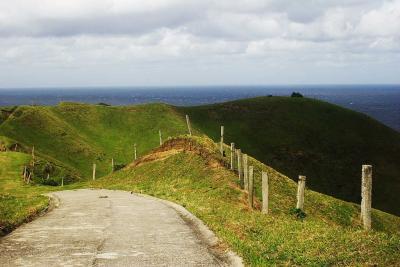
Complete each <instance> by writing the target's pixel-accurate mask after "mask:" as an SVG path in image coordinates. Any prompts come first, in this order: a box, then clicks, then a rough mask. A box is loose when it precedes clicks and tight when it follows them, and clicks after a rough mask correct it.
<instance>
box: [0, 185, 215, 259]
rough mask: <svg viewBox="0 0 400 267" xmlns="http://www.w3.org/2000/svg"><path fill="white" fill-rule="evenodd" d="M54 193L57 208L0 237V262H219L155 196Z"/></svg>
mask: <svg viewBox="0 0 400 267" xmlns="http://www.w3.org/2000/svg"><path fill="white" fill-rule="evenodd" d="M55 195H56V196H57V197H58V198H59V200H60V205H59V207H58V208H56V209H54V210H53V211H51V212H49V213H48V214H46V215H45V216H43V217H40V218H37V219H36V220H34V221H33V222H31V223H28V224H25V225H23V226H21V227H20V228H18V229H17V230H15V231H14V232H12V233H11V234H10V235H8V236H6V237H4V238H3V239H1V240H0V266H53V267H54V266H219V263H218V261H217V260H216V258H215V257H214V256H213V255H212V254H211V253H210V252H209V251H208V249H207V247H206V245H204V244H203V243H202V242H201V241H199V239H198V238H197V237H196V235H195V233H194V231H193V230H192V229H191V228H190V227H189V226H188V225H187V224H186V223H185V222H184V221H183V220H182V218H181V217H180V216H179V215H178V214H177V213H176V211H175V210H174V209H172V208H171V207H169V206H167V205H166V204H164V203H162V202H160V201H157V200H155V199H151V198H146V197H141V196H137V195H134V194H130V193H129V192H123V191H109V190H76V191H63V192H57V193H55ZM104 196H107V198H106V197H104Z"/></svg>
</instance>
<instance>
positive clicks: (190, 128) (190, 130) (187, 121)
mask: <svg viewBox="0 0 400 267" xmlns="http://www.w3.org/2000/svg"><path fill="white" fill-rule="evenodd" d="M186 124H187V127H188V131H189V135H190V136H192V127H190V119H189V115H187V114H186Z"/></svg>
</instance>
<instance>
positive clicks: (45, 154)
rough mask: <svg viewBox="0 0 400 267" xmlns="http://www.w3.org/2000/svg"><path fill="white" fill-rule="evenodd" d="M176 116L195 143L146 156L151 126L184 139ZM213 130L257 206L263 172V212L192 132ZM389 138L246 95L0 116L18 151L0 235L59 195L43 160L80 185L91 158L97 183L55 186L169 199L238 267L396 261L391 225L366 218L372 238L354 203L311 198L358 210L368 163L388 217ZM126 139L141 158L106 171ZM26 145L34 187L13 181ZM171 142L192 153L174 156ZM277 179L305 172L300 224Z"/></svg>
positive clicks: (370, 126) (151, 144)
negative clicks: (244, 174)
mask: <svg viewBox="0 0 400 267" xmlns="http://www.w3.org/2000/svg"><path fill="white" fill-rule="evenodd" d="M186 113H187V114H189V115H190V118H191V122H192V126H193V129H194V132H195V133H196V135H198V136H200V137H193V138H188V137H182V136H181V137H179V138H175V139H174V138H172V139H170V140H169V141H167V142H166V144H164V146H163V147H161V148H159V149H156V150H153V151H152V149H154V148H156V147H158V145H159V137H158V130H159V129H161V131H162V133H163V137H164V140H165V139H166V138H167V137H168V136H171V137H173V136H175V137H176V136H180V135H181V134H184V133H186V132H187V129H186V123H185V118H184V114H186ZM221 124H223V125H224V126H225V129H226V130H225V131H226V135H225V141H226V143H230V142H235V143H236V144H237V146H239V147H240V148H241V149H242V151H244V152H246V153H248V154H249V155H252V156H254V158H252V157H250V159H249V160H250V164H251V165H253V166H254V167H255V185H256V198H257V201H256V207H257V209H259V206H260V197H261V192H260V180H261V170H263V171H266V172H268V174H269V178H270V192H271V199H270V212H271V214H270V215H268V216H266V215H263V214H261V213H260V212H259V211H258V210H251V209H249V208H248V206H247V204H246V199H247V198H246V193H245V192H244V191H242V190H241V189H240V187H239V186H238V182H237V177H236V176H235V174H234V173H232V172H231V171H228V170H226V169H225V168H224V167H222V166H220V163H221V162H223V161H224V159H223V158H222V157H221V156H220V155H218V153H217V147H216V145H215V144H214V143H213V142H212V141H211V140H210V139H208V138H206V137H205V136H204V135H203V133H205V134H207V135H210V136H211V137H212V138H213V139H214V140H217V139H218V138H219V126H220V125H221ZM179 140H184V143H183V145H182V143H181V144H179ZM399 140H400V138H399V134H398V133H397V132H395V131H392V130H391V129H389V128H387V127H385V126H383V125H382V124H380V123H378V122H376V121H375V120H372V119H370V118H369V117H367V116H364V115H361V114H359V113H356V112H352V111H349V110H346V109H342V108H339V107H337V106H334V105H330V104H327V103H323V102H320V101H315V100H310V99H301V98H295V99H292V98H281V97H272V98H256V99H248V100H241V101H235V102H229V103H223V104H217V105H209V106H202V107H190V108H175V107H172V106H168V105H164V104H148V105H138V106H126V107H112V106H104V105H86V104H77V103H62V104H60V105H58V106H54V107H40V106H34V107H33V106H20V107H13V108H5V109H2V110H1V116H0V146H1V147H4V148H6V149H8V150H13V148H14V147H15V145H16V144H18V146H17V147H18V149H17V152H10V151H9V152H1V153H0V166H1V167H0V225H1V227H2V229H3V231H4V232H7V231H9V230H11V229H13V228H14V227H15V226H17V225H19V224H21V223H23V222H24V221H27V220H29V219H30V218H32V217H34V216H35V215H36V214H38V213H39V212H40V211H41V210H43V209H45V207H46V206H47V205H48V198H47V197H44V196H42V195H41V194H43V193H46V192H50V191H53V190H59V189H60V187H57V186H43V185H40V183H41V181H43V179H44V176H43V175H45V173H46V172H45V169H46V166H47V164H48V163H51V165H52V166H53V167H54V168H55V170H54V171H53V173H52V175H54V176H55V181H56V183H59V179H60V177H61V176H62V175H64V174H65V173H70V174H76V175H77V176H80V178H83V179H86V180H88V179H87V178H90V176H91V167H92V163H93V162H95V163H96V164H97V166H98V176H97V177H101V176H103V177H102V178H100V179H98V180H97V181H95V182H92V181H88V182H82V179H81V180H80V182H78V183H75V184H71V185H68V186H65V187H64V188H63V189H72V188H84V187H88V186H89V187H100V188H109V189H121V190H132V191H136V192H141V193H145V194H150V195H154V196H157V197H160V198H164V199H168V200H171V201H174V202H177V203H179V204H181V205H183V206H185V207H186V208H187V209H188V210H189V211H191V212H192V213H194V214H195V215H196V216H198V217H199V218H200V219H202V220H203V221H204V222H205V223H206V224H207V225H208V226H209V227H210V228H211V229H212V230H213V231H215V232H216V234H217V235H218V236H219V237H220V239H221V240H223V242H222V243H221V247H222V248H224V247H225V246H229V247H231V248H232V249H233V250H234V251H236V252H237V253H239V254H240V255H241V256H242V257H243V258H244V260H245V261H246V263H247V264H249V265H318V266H320V265H373V264H379V265H383V266H387V265H396V264H399V262H398V258H397V255H398V254H399V252H400V237H399V229H400V221H399V218H398V217H396V216H392V215H390V214H387V213H385V212H382V211H378V210H374V211H373V214H372V215H373V218H372V219H373V228H374V231H371V232H368V233H366V232H364V231H363V230H362V229H361V227H360V222H359V206H358V205H356V204H354V203H350V202H346V201H342V200H338V199H336V198H333V197H329V196H327V195H324V194H321V193H317V192H315V191H320V192H322V193H327V194H329V195H333V196H337V197H338V198H342V199H345V200H350V201H354V202H356V203H359V199H358V196H359V195H360V194H359V187H360V169H361V164H363V163H371V164H373V165H374V192H373V196H374V199H373V204H374V207H377V208H380V209H383V210H387V211H391V212H393V213H397V214H398V211H399V210H398V209H399V206H398V205H397V203H399V201H400V196H399V195H398V194H397V193H398V192H400V182H399V179H400V178H399V177H400V176H399V173H400V172H399V166H400V162H399V160H400V159H399V157H398V155H399V154H400V145H399V144H400V141H399ZM185 142H186V143H190V144H191V145H190V146H189V148H188V147H187V146H185V145H184V144H185ZM134 143H137V147H138V154H139V156H144V155H146V154H147V153H149V152H150V154H149V155H148V156H144V157H142V158H141V159H140V160H138V161H136V163H135V164H133V165H130V166H129V167H126V168H124V169H122V170H120V171H117V172H114V173H111V158H114V159H115V162H116V163H117V164H121V163H122V164H127V163H130V162H132V161H133V145H134ZM33 145H34V146H35V151H36V153H35V155H36V159H37V162H39V163H40V164H39V163H38V164H37V165H36V166H37V168H40V169H41V170H37V169H35V173H36V176H37V177H36V178H37V179H36V180H35V183H34V184H32V185H25V184H23V182H22V178H21V172H22V167H23V166H24V165H26V164H27V163H29V162H30V161H31V156H30V155H29V153H30V151H31V148H32V146H33ZM179 145H181V146H182V147H180V148H185V149H186V150H194V152H193V151H192V152H179V150H177V146H178V148H179ZM168 146H169V147H168ZM163 149H164V150H165V151H164V154H163V153H161V152H162V150H163ZM171 149H172V150H171ZM196 149H197V150H196ZM0 150H4V149H0ZM226 150H227V151H228V149H227V148H226ZM18 151H19V152H18ZM151 151H152V152H151ZM227 154H228V156H229V152H228V153H227ZM256 158H257V159H258V160H256ZM264 163H266V165H265V164H264ZM267 165H268V166H267ZM269 166H271V167H273V168H271V167H269ZM281 173H285V174H288V175H289V176H290V178H292V179H293V180H296V177H297V175H298V174H305V175H307V186H310V188H311V189H313V190H314V191H313V190H306V196H305V199H306V201H305V210H304V212H305V215H306V216H305V218H304V219H299V218H297V216H296V215H295V214H293V208H294V206H295V202H296V199H295V198H296V184H295V183H294V182H293V181H292V180H291V179H289V178H288V177H287V176H285V175H283V174H281ZM41 176H43V177H41ZM77 180H79V179H77ZM378 181H379V182H378Z"/></svg>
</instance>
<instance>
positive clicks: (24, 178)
mask: <svg viewBox="0 0 400 267" xmlns="http://www.w3.org/2000/svg"><path fill="white" fill-rule="evenodd" d="M24 182H26V165H25V166H24Z"/></svg>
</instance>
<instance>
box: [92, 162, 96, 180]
mask: <svg viewBox="0 0 400 267" xmlns="http://www.w3.org/2000/svg"><path fill="white" fill-rule="evenodd" d="M92 178H93V181H94V180H96V163H93V177H92Z"/></svg>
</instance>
